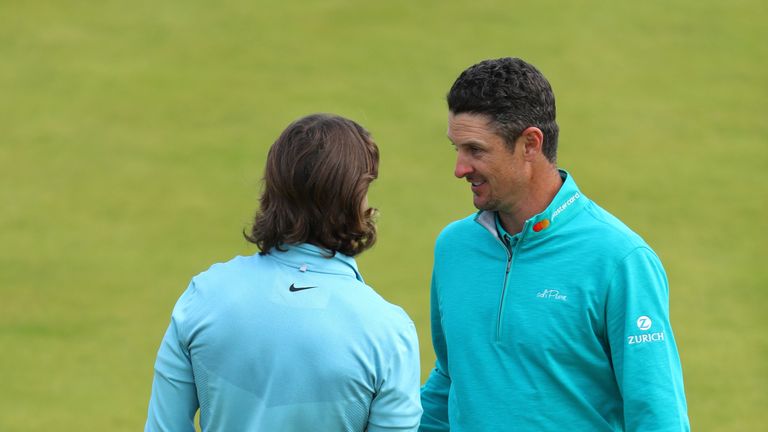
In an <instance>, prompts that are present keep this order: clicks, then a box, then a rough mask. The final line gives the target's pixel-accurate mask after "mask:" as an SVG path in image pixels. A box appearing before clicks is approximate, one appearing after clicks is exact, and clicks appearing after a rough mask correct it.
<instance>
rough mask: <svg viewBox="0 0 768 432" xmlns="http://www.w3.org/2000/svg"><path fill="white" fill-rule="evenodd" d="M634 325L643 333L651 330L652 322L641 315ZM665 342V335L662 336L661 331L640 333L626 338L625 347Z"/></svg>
mask: <svg viewBox="0 0 768 432" xmlns="http://www.w3.org/2000/svg"><path fill="white" fill-rule="evenodd" d="M636 324H637V328H639V329H640V330H641V331H644V332H645V331H648V330H650V329H651V326H652V325H653V322H652V321H651V318H649V317H647V316H645V315H643V316H641V317H639V318H637V321H636ZM665 340H666V335H664V332H663V331H657V332H654V333H641V334H637V335H630V336H627V345H637V344H642V343H648V342H664V341H665Z"/></svg>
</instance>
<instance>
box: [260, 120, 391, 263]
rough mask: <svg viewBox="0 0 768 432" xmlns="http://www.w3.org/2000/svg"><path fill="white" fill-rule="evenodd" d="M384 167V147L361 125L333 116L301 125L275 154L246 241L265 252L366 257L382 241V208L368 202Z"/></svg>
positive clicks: (289, 132) (273, 150) (277, 146)
mask: <svg viewBox="0 0 768 432" xmlns="http://www.w3.org/2000/svg"><path fill="white" fill-rule="evenodd" d="M378 166H379V149H378V147H377V146H376V143H375V142H374V141H373V139H372V138H371V136H370V134H369V133H368V131H366V130H365V129H364V128H363V127H362V126H360V125H359V124H357V123H355V122H354V121H352V120H349V119H346V118H344V117H340V116H337V115H332V114H313V115H309V116H306V117H303V118H300V119H298V120H296V121H294V122H293V123H291V124H290V125H289V126H288V127H287V128H286V129H285V130H284V131H283V133H282V134H281V135H280V137H279V138H278V139H277V141H275V143H274V144H273V145H272V147H271V148H270V150H269V154H268V156H267V164H266V169H265V171H264V178H263V186H264V188H263V192H262V194H261V198H260V210H259V211H258V212H257V213H256V216H255V218H254V222H253V227H252V229H251V232H250V234H245V237H246V239H248V241H250V242H252V243H255V244H256V245H257V246H258V247H259V249H260V250H261V253H262V254H265V253H269V252H270V251H271V250H272V249H273V248H277V249H278V250H284V249H283V248H282V247H281V246H283V245H288V244H300V243H311V244H314V245H316V246H319V247H322V248H324V249H326V250H327V251H328V252H329V253H330V254H331V255H333V254H335V253H336V252H341V253H343V254H345V255H349V256H355V255H357V254H359V253H361V252H363V251H364V250H366V249H368V248H370V247H371V246H373V244H374V243H375V242H376V226H375V224H374V217H375V215H376V209H374V208H367V205H366V196H367V193H368V186H369V185H370V183H371V182H372V181H373V180H374V179H376V177H377V176H378Z"/></svg>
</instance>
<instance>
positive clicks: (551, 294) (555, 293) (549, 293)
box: [536, 289, 568, 302]
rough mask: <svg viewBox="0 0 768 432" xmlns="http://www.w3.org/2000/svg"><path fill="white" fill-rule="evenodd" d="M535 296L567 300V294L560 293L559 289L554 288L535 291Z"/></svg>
mask: <svg viewBox="0 0 768 432" xmlns="http://www.w3.org/2000/svg"><path fill="white" fill-rule="evenodd" d="M536 297H538V298H543V299H547V300H555V301H562V302H567V301H568V296H566V295H563V294H560V290H554V289H545V290H544V291H542V292H539V293H536Z"/></svg>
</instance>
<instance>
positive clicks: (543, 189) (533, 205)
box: [499, 168, 563, 235]
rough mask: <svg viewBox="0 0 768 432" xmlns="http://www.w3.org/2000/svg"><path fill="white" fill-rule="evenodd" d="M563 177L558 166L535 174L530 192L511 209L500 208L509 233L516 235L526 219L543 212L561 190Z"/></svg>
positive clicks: (500, 216)
mask: <svg viewBox="0 0 768 432" xmlns="http://www.w3.org/2000/svg"><path fill="white" fill-rule="evenodd" d="M562 185H563V179H562V177H560V171H558V170H557V168H555V169H553V170H547V171H546V174H543V175H538V176H534V177H533V178H532V179H531V183H530V186H529V188H528V194H527V195H526V196H525V197H523V199H522V200H521V201H520V202H519V203H518V206H517V207H516V208H513V209H511V210H509V211H504V210H500V211H499V220H500V221H501V225H502V226H503V227H504V229H505V230H507V232H508V233H510V234H512V235H514V234H517V233H519V232H520V231H522V230H523V226H524V225H525V221H527V220H528V219H530V218H532V217H533V216H535V215H537V214H539V213H541V212H543V211H544V210H545V209H546V208H547V207H548V206H549V204H550V203H552V200H553V199H554V198H555V195H557V192H558V191H560V187H562Z"/></svg>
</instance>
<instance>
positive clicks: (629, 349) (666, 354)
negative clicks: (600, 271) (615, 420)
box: [606, 247, 690, 432]
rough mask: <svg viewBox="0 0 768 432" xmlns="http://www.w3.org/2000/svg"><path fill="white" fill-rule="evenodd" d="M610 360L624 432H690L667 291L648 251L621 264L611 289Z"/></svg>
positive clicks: (657, 264)
mask: <svg viewBox="0 0 768 432" xmlns="http://www.w3.org/2000/svg"><path fill="white" fill-rule="evenodd" d="M606 321H607V330H608V340H609V343H610V348H611V359H612V362H613V367H614V371H615V375H616V381H617V382H618V385H619V389H620V391H621V395H622V398H623V400H624V420H625V430H626V431H628V432H634V431H658V432H661V431H670V432H671V431H674V432H680V431H688V430H690V426H689V424H688V416H687V409H686V402H685V393H684V390H683V382H682V371H681V368H680V359H679V357H678V353H677V349H676V345H675V340H674V336H673V334H672V328H671V326H670V323H669V286H668V282H667V277H666V274H665V272H664V269H663V267H662V265H661V262H660V261H659V259H658V257H657V256H656V255H655V254H654V253H653V251H651V250H650V249H648V248H647V247H638V248H636V249H634V250H632V251H631V252H630V253H629V254H628V255H627V256H625V257H624V259H623V260H621V261H620V262H619V264H618V266H617V268H616V270H615V272H614V275H613V277H612V279H611V283H610V286H609V292H608V297H607V303H606Z"/></svg>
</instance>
